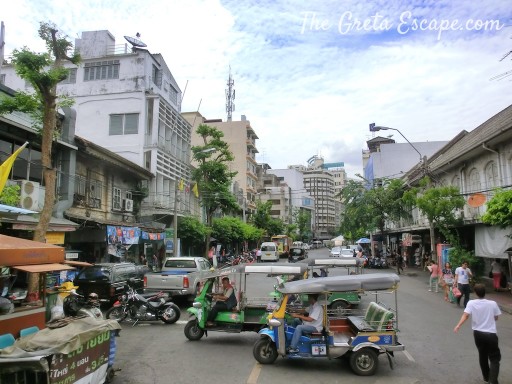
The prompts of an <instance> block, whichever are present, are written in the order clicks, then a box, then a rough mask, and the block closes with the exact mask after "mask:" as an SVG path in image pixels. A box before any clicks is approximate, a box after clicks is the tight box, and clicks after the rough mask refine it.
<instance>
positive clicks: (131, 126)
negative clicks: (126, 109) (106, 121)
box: [108, 113, 139, 136]
mask: <svg viewBox="0 0 512 384" xmlns="http://www.w3.org/2000/svg"><path fill="white" fill-rule="evenodd" d="M137 133H139V114H138V113H126V114H116V115H110V125H109V130H108V134H109V135H110V136H115V135H133V134H137Z"/></svg>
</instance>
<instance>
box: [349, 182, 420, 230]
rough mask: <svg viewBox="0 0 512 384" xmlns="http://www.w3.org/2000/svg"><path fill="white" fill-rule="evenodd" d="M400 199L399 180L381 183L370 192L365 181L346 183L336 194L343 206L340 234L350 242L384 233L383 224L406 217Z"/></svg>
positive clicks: (400, 183) (401, 183) (401, 196)
mask: <svg viewBox="0 0 512 384" xmlns="http://www.w3.org/2000/svg"><path fill="white" fill-rule="evenodd" d="M403 195H404V186H403V182H402V181H401V180H399V179H393V180H389V179H381V180H380V183H379V185H378V186H375V187H374V188H371V189H367V182H366V181H365V180H364V181H363V180H362V181H356V180H349V182H348V184H347V185H346V186H345V187H344V188H343V190H342V191H341V194H340V197H341V200H342V202H343V204H344V206H345V210H344V212H343V214H342V219H341V222H340V232H341V233H343V236H344V237H345V238H346V239H351V240H353V239H356V238H359V237H363V236H365V235H366V234H368V233H370V232H372V231H374V230H376V229H379V230H380V231H381V233H384V231H385V225H386V222H387V221H389V222H394V221H398V220H399V219H400V218H401V217H407V216H409V215H410V213H409V210H408V204H407V201H405V200H403Z"/></svg>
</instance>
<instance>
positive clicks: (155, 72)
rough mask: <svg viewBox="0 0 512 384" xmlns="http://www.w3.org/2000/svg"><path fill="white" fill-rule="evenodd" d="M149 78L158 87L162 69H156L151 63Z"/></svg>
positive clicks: (160, 82)
mask: <svg viewBox="0 0 512 384" xmlns="http://www.w3.org/2000/svg"><path fill="white" fill-rule="evenodd" d="M151 79H152V80H153V83H154V84H155V85H156V86H157V87H159V88H160V87H161V86H162V71H161V70H160V69H158V68H157V67H156V65H153V69H152V70H151Z"/></svg>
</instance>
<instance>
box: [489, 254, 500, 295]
mask: <svg viewBox="0 0 512 384" xmlns="http://www.w3.org/2000/svg"><path fill="white" fill-rule="evenodd" d="M491 272H492V282H493V286H494V290H495V291H498V290H499V289H500V281H501V263H500V259H494V261H493V262H492V263H491Z"/></svg>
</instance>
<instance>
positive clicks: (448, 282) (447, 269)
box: [441, 262, 453, 301]
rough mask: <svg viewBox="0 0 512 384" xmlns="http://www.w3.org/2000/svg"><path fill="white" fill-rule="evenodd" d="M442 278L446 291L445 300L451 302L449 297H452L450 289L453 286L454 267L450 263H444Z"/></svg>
mask: <svg viewBox="0 0 512 384" xmlns="http://www.w3.org/2000/svg"><path fill="white" fill-rule="evenodd" d="M441 277H442V279H443V280H442V284H443V289H444V300H445V301H450V299H449V295H450V288H451V286H452V284H453V271H452V265H451V264H450V263H448V262H446V263H444V268H443V270H442V271H441Z"/></svg>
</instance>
